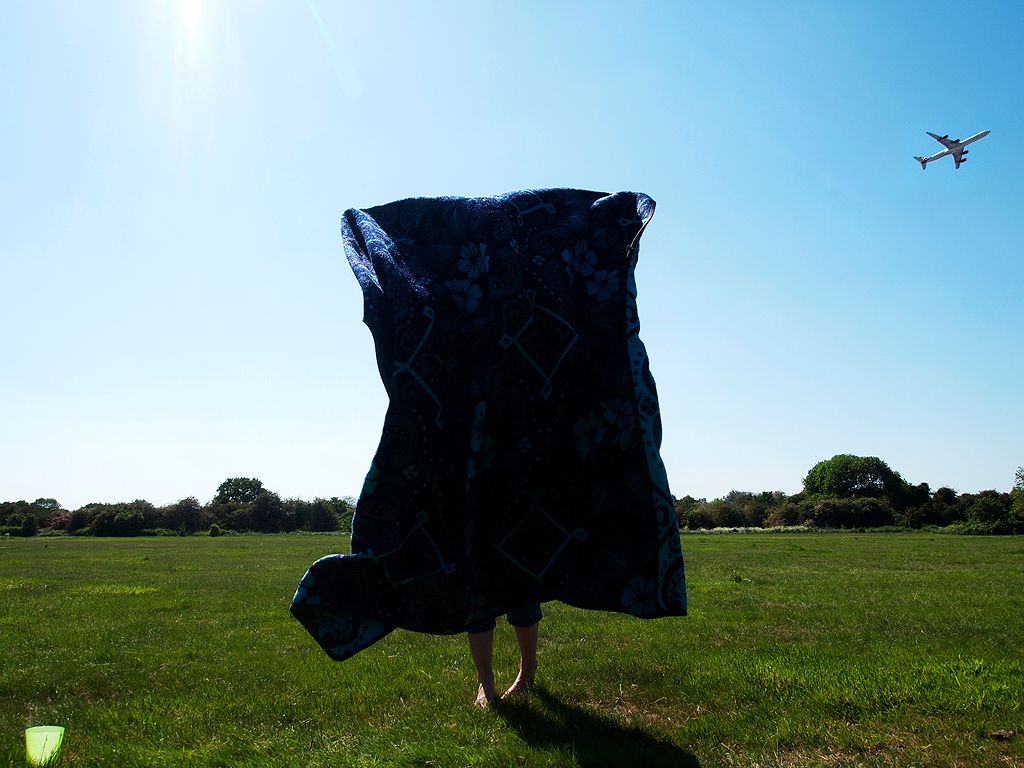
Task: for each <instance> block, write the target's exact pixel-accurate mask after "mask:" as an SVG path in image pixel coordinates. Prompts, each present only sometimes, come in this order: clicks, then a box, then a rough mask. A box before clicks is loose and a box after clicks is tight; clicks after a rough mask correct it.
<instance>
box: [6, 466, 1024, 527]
mask: <svg viewBox="0 0 1024 768" xmlns="http://www.w3.org/2000/svg"><path fill="white" fill-rule="evenodd" d="M675 510H676V514H677V515H678V517H679V525H680V528H684V529H689V530H701V529H710V528H778V527H783V526H804V527H810V528H857V529H859V528H885V527H890V526H896V527H900V528H922V527H926V526H936V527H943V528H947V529H949V530H951V531H955V532H959V533H1024V467H1018V469H1017V472H1016V476H1015V478H1014V485H1013V488H1012V489H1011V490H1010V491H1009V492H1006V493H1000V492H998V491H995V490H990V491H981V492H980V493H963V494H958V493H957V492H956V491H955V490H953V489H952V488H948V487H945V486H943V487H940V488H938V489H936V490H934V491H933V490H931V488H930V487H929V485H928V483H920V484H918V485H911V484H910V483H908V482H907V481H905V480H904V479H903V478H902V477H901V476H900V474H899V473H898V472H896V471H895V470H893V469H891V468H890V467H889V465H888V464H886V463H885V462H884V461H882V460H881V459H879V458H877V457H875V456H853V455H850V454H840V455H837V456H833V457H832V458H831V459H826V460H825V461H820V462H818V463H817V464H815V465H814V466H813V467H812V468H811V469H810V471H809V472H808V473H807V476H806V477H804V480H803V490H802V491H801V492H800V493H797V494H793V495H787V494H785V493H783V492H782V491H763V492H761V493H749V492H745V491H732V492H730V493H728V494H726V495H725V496H723V497H722V498H720V499H714V500H712V501H708V500H707V499H696V498H694V497H693V496H684V497H683V498H681V499H675ZM353 512H354V504H353V500H352V499H350V498H338V497H334V498H331V499H320V498H317V499H314V500H313V501H303V500H301V499H282V498H281V497H280V496H279V495H278V494H276V493H274V492H273V491H270V490H267V489H266V488H264V487H263V483H262V482H260V481H259V480H257V479H255V478H248V477H233V478H228V479H227V480H225V481H224V482H223V483H221V484H220V486H219V487H218V488H217V493H216V495H215V496H214V497H213V500H212V501H211V502H209V503H208V504H201V503H200V502H199V501H198V500H197V499H196V498H195V497H194V496H189V497H188V498H185V499H181V500H180V501H177V502H175V503H174V504H168V505H166V506H163V507H157V506H155V505H153V504H151V503H150V502H148V501H145V500H142V499H138V500H136V501H131V502H122V503H118V504H100V503H93V504H86V505H85V506H84V507H80V508H78V509H75V510H67V509H63V508H62V507H61V505H60V504H59V503H58V502H57V500H56V499H50V498H40V499H36V500H35V501H32V502H29V501H8V502H0V535H5V534H6V535H10V536H35V535H36V534H37V533H39V532H41V531H49V532H53V533H66V534H73V535H85V536H89V535H92V536H139V535H159V534H180V535H189V534H194V533H199V532H209V533H210V534H212V535H217V534H219V533H223V532H228V531H234V532H248V531H252V532H259V533H285V532H290V531H339V532H343V533H349V532H351V530H352V514H353Z"/></svg>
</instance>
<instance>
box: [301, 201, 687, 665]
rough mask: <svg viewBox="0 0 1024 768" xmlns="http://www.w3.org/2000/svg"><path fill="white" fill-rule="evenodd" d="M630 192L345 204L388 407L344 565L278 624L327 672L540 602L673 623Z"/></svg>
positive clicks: (668, 523) (667, 512)
mask: <svg viewBox="0 0 1024 768" xmlns="http://www.w3.org/2000/svg"><path fill="white" fill-rule="evenodd" d="M653 213H654V201H653V200H651V198H649V197H647V196H646V195H643V194H636V193H631V192H621V193H617V194H612V195H608V194H605V193H601V192H586V191H579V190H571V189H549V190H536V191H523V192H513V193H510V194H506V195H499V196H497V197H484V198H458V197H444V198H422V199H410V200H402V201H399V202H395V203H391V204H388V205H382V206H378V207H374V208H368V209H366V210H359V209H352V210H349V211H346V212H345V214H344V218H343V220H342V235H343V239H344V244H345V251H346V254H347V256H348V259H349V262H350V263H351V265H352V269H353V270H354V272H355V275H356V277H357V279H358V280H359V284H360V286H361V287H362V291H363V296H364V311H365V314H364V321H365V323H366V324H367V325H368V326H369V328H370V331H371V332H372V334H373V338H374V342H375V346H376V355H377V365H378V367H379V369H380V375H381V378H382V379H383V381H384V386H385V388H386V390H387V394H388V397H389V401H390V402H389V406H388V410H387V415H386V416H385V420H384V428H383V434H382V435H381V440H380V445H379V447H378V449H377V453H376V455H375V457H374V459H373V463H372V464H371V466H370V470H369V473H368V474H367V476H366V481H365V483H364V485H363V489H362V493H361V495H360V497H359V501H358V504H357V506H356V515H355V519H354V522H353V535H352V554H350V555H329V556H327V557H324V558H322V559H320V560H318V561H317V562H316V563H314V564H313V565H312V566H311V567H310V568H309V570H308V572H307V573H306V575H305V576H304V577H303V578H302V580H301V581H300V583H299V587H298V589H297V590H296V592H295V596H294V598H293V600H292V604H291V611H292V613H293V614H294V615H295V617H296V618H297V619H298V620H299V621H300V622H301V623H302V624H303V626H305V628H306V629H307V630H308V631H309V632H310V633H311V634H312V635H313V637H314V638H315V639H316V641H317V642H318V643H319V644H320V645H321V646H322V647H323V649H324V650H325V651H326V652H327V653H328V654H329V655H330V656H331V657H332V658H334V659H338V660H341V659H345V658H348V657H349V656H352V655H353V654H355V653H357V652H358V651H360V650H362V649H364V648H366V647H367V646H369V645H370V644H372V643H374V642H376V641H377V640H379V639H380V638H382V637H383V636H385V635H386V634H388V633H389V632H391V631H392V630H393V629H395V628H399V627H400V628H404V629H409V630H414V631H418V632H430V633H455V632H463V631H465V630H466V628H467V627H469V626H472V625H474V624H476V623H478V622H479V621H480V620H482V619H485V618H487V617H492V616H497V615H499V614H502V613H505V612H507V611H508V610H509V609H512V608H516V607H520V606H524V605H529V604H531V603H537V602H544V601H547V600H561V601H563V602H565V603H568V604H570V605H574V606H578V607H581V608H590V609H600V610H607V611H622V612H627V613H631V614H633V615H635V616H638V617H642V618H655V617H662V616H680V615H685V613H686V586H685V579H684V575H683V557H682V553H681V552H680V547H679V531H678V523H677V520H676V515H675V512H674V510H673V506H672V497H671V496H670V494H669V489H668V482H667V479H666V476H665V469H664V466H663V464H662V461H661V457H660V455H659V447H660V444H661V420H660V416H659V410H658V398H657V393H656V391H655V386H654V380H653V379H652V378H651V373H650V370H649V368H648V358H647V353H646V351H645V349H644V345H643V344H642V343H641V341H640V338H639V335H638V331H639V320H638V317H637V308H636V284H635V281H634V268H635V266H636V259H637V249H638V243H639V240H640V235H641V233H642V232H643V230H644V227H646V226H647V223H648V221H649V220H650V218H651V216H652V215H653Z"/></svg>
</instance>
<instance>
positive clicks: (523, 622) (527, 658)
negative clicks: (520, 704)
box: [503, 605, 541, 696]
mask: <svg viewBox="0 0 1024 768" xmlns="http://www.w3.org/2000/svg"><path fill="white" fill-rule="evenodd" d="M508 619H509V623H510V624H512V626H513V627H514V628H515V631H516V643H518V644H519V674H518V675H516V679H515V682H513V683H512V685H511V686H509V689H508V690H507V691H505V693H504V694H503V695H504V696H512V695H514V694H517V693H524V692H526V691H528V690H530V688H532V687H533V682H534V680H535V679H536V676H537V638H538V637H539V635H540V632H539V624H540V619H541V612H540V606H539V605H531V606H528V607H527V608H523V609H521V610H519V611H513V612H512V613H510V614H509V616H508Z"/></svg>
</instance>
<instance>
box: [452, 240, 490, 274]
mask: <svg viewBox="0 0 1024 768" xmlns="http://www.w3.org/2000/svg"><path fill="white" fill-rule="evenodd" d="M458 263H459V271H460V272H465V273H466V277H472V278H477V277H480V275H482V274H483V273H484V272H486V271H487V267H488V266H490V257H489V256H488V255H487V244H486V243H479V244H477V243H468V244H466V245H464V246H462V248H461V249H460V250H459V262H458Z"/></svg>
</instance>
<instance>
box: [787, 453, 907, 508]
mask: <svg viewBox="0 0 1024 768" xmlns="http://www.w3.org/2000/svg"><path fill="white" fill-rule="evenodd" d="M804 491H805V492H806V493H807V494H808V495H809V496H815V497H819V498H824V497H829V496H831V497H835V498H839V499H852V498H855V497H858V496H868V497H875V498H877V497H887V498H889V499H891V500H895V499H898V498H901V497H903V496H904V495H905V494H906V482H905V481H904V480H903V478H902V477H900V475H899V473H897V472H895V471H893V470H892V469H890V468H889V465H888V464H886V463H885V462H884V461H882V460H881V459H879V458H878V457H877V456H853V455H851V454H847V453H841V454H837V455H835V456H833V457H832V458H831V459H826V460H825V461H819V462H818V463H817V464H815V465H814V466H813V467H811V470H810V471H809V472H808V473H807V476H806V477H805V478H804Z"/></svg>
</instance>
